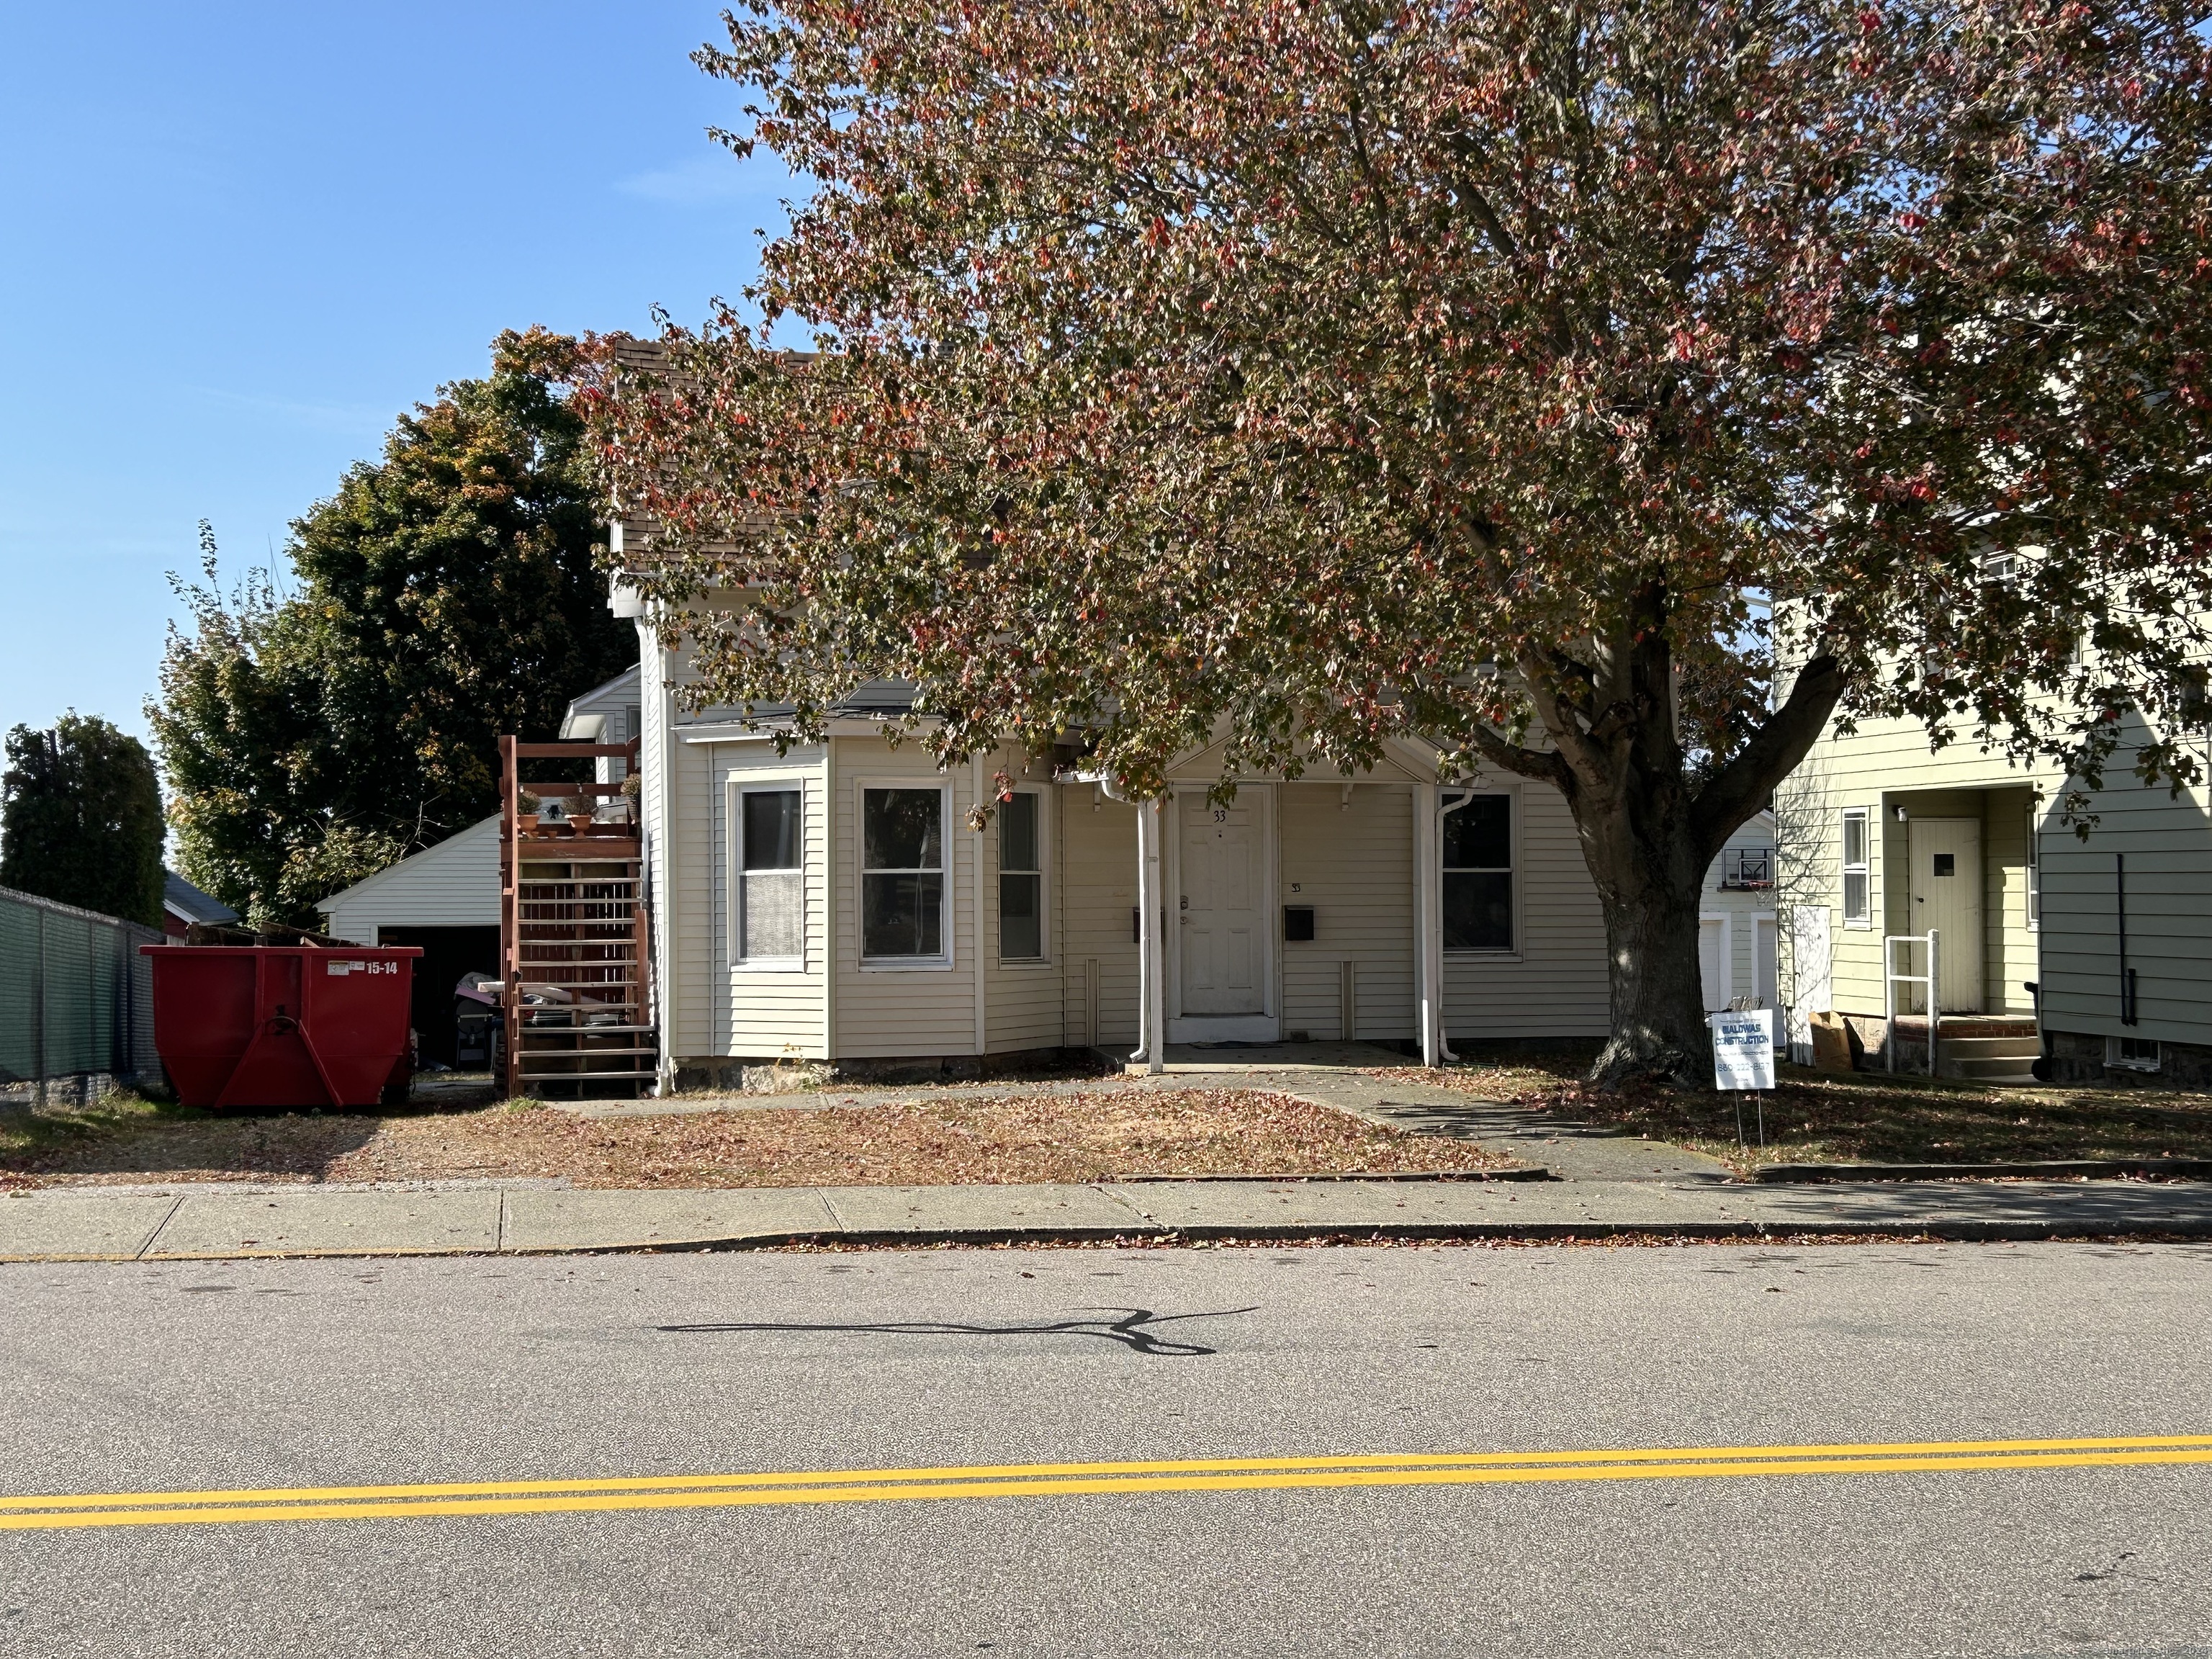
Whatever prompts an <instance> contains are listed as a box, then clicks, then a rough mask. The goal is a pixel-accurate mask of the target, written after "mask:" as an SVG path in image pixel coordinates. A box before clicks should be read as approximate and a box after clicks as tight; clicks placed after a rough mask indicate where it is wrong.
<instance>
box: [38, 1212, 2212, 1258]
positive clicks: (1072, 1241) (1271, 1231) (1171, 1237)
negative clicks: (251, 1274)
mask: <svg viewBox="0 0 2212 1659" xmlns="http://www.w3.org/2000/svg"><path fill="white" fill-rule="evenodd" d="M1616 1238H1646V1239H1651V1240H1655V1241H1656V1240H1666V1239H1723V1238H1740V1239H1754V1238H1755V1239H1770V1240H1772V1241H1774V1242H1775V1243H1788V1242H1790V1241H1791V1240H1794V1239H1803V1238H1867V1239H1878V1238H1893V1239H1895V1238H1902V1239H1928V1240H1932V1241H1939V1242H1942V1243H2063V1242H2068V1241H2087V1240H2101V1239H2113V1238H2136V1239H2142V1238H2150V1239H2170V1240H2173V1241H2176V1242H2184V1241H2191V1240H2202V1239H2212V1223H2207V1224H2204V1225H2195V1226H2192V1225H2188V1224H2186V1223H2176V1222H2175V1221H2173V1220H2172V1219H2170V1218H2166V1219H2158V1220H2145V1221H2142V1222H2132V1221H2129V1220H2126V1219H2123V1218H2100V1219H2098V1220H2096V1221H2093V1222H2087V1223H2081V1224H2075V1225H2058V1224H2052V1223H2049V1222H2036V1221H1978V1220H1956V1221H1952V1220H1944V1219H1940V1218H1932V1217H1898V1218H1891V1219H1885V1220H1880V1221H1861V1220H1851V1221H1844V1220H1839V1219H1832V1220H1823V1221H1805V1222H1789V1221H1784V1222H1756V1221H1682V1222H1673V1223H1667V1224H1659V1225H1655V1224H1652V1223H1650V1222H1645V1223H1642V1224H1638V1223H1633V1222H1595V1221H1577V1222H1534V1223H1528V1224H1522V1223H1503V1222H1498V1223H1491V1222H1484V1223H1469V1224H1438V1223H1422V1222H1405V1223H1395V1224H1393V1223H1384V1224H1382V1225H1376V1226H1370V1227H1359V1228H1346V1227H1345V1226H1343V1225H1341V1224H1334V1225H1332V1224H1327V1223H1287V1224H1285V1223H1276V1224H1273V1225H1266V1224H1261V1225H1251V1226H1237V1225H1223V1226H1218V1227H1214V1226H1199V1227H1179V1228H1160V1229H1158V1230H1156V1231H1155V1230H1146V1229H1129V1228H1121V1229H1111V1228H1103V1227H1089V1228H1085V1227H1056V1228H1054V1227H1040V1228H1027V1227H990V1228H970V1229H962V1228H916V1229H913V1230H911V1231H886V1230H881V1229H876V1230H870V1231H843V1230H842V1229H829V1228H825V1229H822V1230H819V1231H802V1232H784V1233H746V1234H742V1235H731V1236H727V1237H719V1238H693V1239H653V1240H641V1241H638V1242H635V1243H599V1244H577V1245H564V1246H560V1247H555V1248H546V1249H502V1250H485V1249H423V1248H420V1247H414V1248H408V1247H385V1248H375V1247H369V1246H363V1247H361V1248H359V1249H311V1250H234V1251H224V1252H217V1253H210V1254H207V1255H197V1254H184V1253H179V1254H176V1255H147V1256H137V1255H9V1256H0V1263H14V1264H26V1265H27V1264H33V1263H49V1264H58V1263H62V1262H89V1261H98V1262H114V1263H137V1262H154V1263H164V1264H166V1263H178V1262H188V1261H331V1260H356V1261H371V1260H398V1259H402V1258H421V1257H428V1256H447V1257H453V1256H475V1257H480V1258H482V1259H484V1260H487V1261H499V1260H509V1259H513V1258H514V1257H518V1256H534V1257H547V1256H563V1255H710V1254H712V1255H726V1254H736V1253H738V1252H743V1251H749V1250H774V1249H789V1248H791V1247H793V1246H797V1245H837V1244H842V1245H850V1246H854V1247H856V1248H860V1249H900V1248H907V1249H937V1248H942V1247H948V1246H950V1247H959V1246H969V1247H974V1248H978V1249H981V1248H988V1247H993V1246H1002V1245H1035V1246H1052V1245H1098V1244H1119V1245H1123V1246H1127V1247H1128V1248H1132V1249H1135V1248H1142V1247H1146V1246H1151V1247H1158V1246H1163V1245H1165V1246H1175V1245H1182V1244H1189V1245H1206V1244H1213V1243H1255V1244H1264V1243H1286V1244H1287V1243H1308V1244H1312V1243H1326V1244H1338V1245H1345V1246H1358V1245H1361V1244H1371V1243H1400V1242H1403V1243H1458V1242H1468V1243H1474V1242H1481V1241H1497V1242H1501V1243H1504V1242H1511V1241H1522V1242H1534V1243H1569V1242H1572V1241H1576V1240H1602V1239H1616Z"/></svg>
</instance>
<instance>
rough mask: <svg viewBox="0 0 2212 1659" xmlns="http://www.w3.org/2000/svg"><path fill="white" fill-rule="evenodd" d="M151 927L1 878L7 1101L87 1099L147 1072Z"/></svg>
mask: <svg viewBox="0 0 2212 1659" xmlns="http://www.w3.org/2000/svg"><path fill="white" fill-rule="evenodd" d="M160 943H161V934H160V933H157V932H155V930H154V929H153V928H151V927H141V926H139V925H138V924H137V922H134V921H121V920H119V919H118V918H117V917H114V916H103V915H100V914H99V913H98V912H96V911H92V910H80V909H78V908H76V907H75V906H74V905H68V904H56V903H55V902H53V901H52V900H51V899H42V898H33V896H31V895H30V894H28V893H18V892H15V891H14V890H10V889H9V888H5V887H0V1104H7V1105H16V1106H23V1105H32V1104H41V1105H42V1104H44V1103H46V1102H47V1101H49V1100H51V1099H55V1098H59V1099H63V1100H75V1101H87V1100H94V1099H97V1098H98V1097H100V1096H101V1095H103V1094H105V1093H106V1091H108V1090H110V1089H112V1088H114V1087H116V1086H117V1085H123V1084H133V1083H137V1081H139V1080H140V1079H146V1080H149V1081H155V1082H158V1081H159V1080H160V1079H161V1059H160V1057H159V1056H158V1055H157V1054H155V1051H154V964H153V963H150V962H149V961H148V960H147V959H146V958H145V957H143V956H142V955H141V954H139V950H138V947H139V946H140V945H159V944H160Z"/></svg>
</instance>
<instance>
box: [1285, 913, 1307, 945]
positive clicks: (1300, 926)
mask: <svg viewBox="0 0 2212 1659" xmlns="http://www.w3.org/2000/svg"><path fill="white" fill-rule="evenodd" d="M1313 936H1314V908H1313V906H1312V905H1310V904H1285V906H1284V907H1283V937H1284V939H1286V940H1288V941H1289V942H1290V943H1291V944H1293V945H1296V944H1299V943H1302V942H1310V941H1311V939H1313Z"/></svg>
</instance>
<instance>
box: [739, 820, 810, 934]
mask: <svg viewBox="0 0 2212 1659" xmlns="http://www.w3.org/2000/svg"><path fill="white" fill-rule="evenodd" d="M803 813H804V808H803V806H802V804H801V798H800V794H799V791H798V790H796V789H744V790H740V791H739V792H738V882H737V889H738V890H737V903H738V927H737V934H738V950H737V955H738V960H740V961H743V962H775V961H793V960H796V959H798V958H799V957H804V956H805V954H806V871H805V850H804V842H802V840H801V838H800V833H799V832H800V829H801V822H802V817H803Z"/></svg>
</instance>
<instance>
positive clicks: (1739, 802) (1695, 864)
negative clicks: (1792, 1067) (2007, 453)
mask: <svg viewBox="0 0 2212 1659" xmlns="http://www.w3.org/2000/svg"><path fill="white" fill-rule="evenodd" d="M1667 619H1668V601H1667V595H1666V592H1665V590H1664V588H1663V586H1662V585H1660V584H1658V583H1656V582H1654V583H1652V584H1650V585H1649V586H1646V587H1645V588H1644V589H1643V590H1641V591H1640V592H1638V594H1637V596H1636V602H1635V604H1634V605H1633V606H1632V616H1631V618H1630V621H1629V623H1628V625H1626V626H1624V627H1623V628H1622V629H1620V631H1619V632H1618V633H1617V634H1616V635H1614V636H1613V638H1612V639H1610V640H1602V641H1590V647H1591V648H1590V650H1589V653H1588V655H1589V660H1588V661H1584V660H1582V659H1580V658H1579V657H1577V658H1569V657H1568V656H1566V655H1565V653H1533V652H1532V653H1528V655H1525V656H1523V657H1522V658H1521V659H1519V660H1518V661H1517V662H1516V668H1517V669H1518V671H1519V672H1520V675H1521V678H1522V681H1523V682H1524V684H1526V685H1527V687H1528V695H1529V697H1530V700H1531V701H1532V702H1534V705H1535V711H1536V714H1537V716H1538V718H1539V719H1540V720H1541V722H1542V724H1543V726H1544V729H1545V731H1546V732H1547V734H1548V735H1549V736H1550V738H1551V739H1552V744H1553V746H1552V747H1551V748H1550V749H1548V750H1536V749H1529V748H1524V747H1522V745H1520V744H1514V743H1510V742H1509V741H1507V740H1506V739H1505V738H1503V737H1501V736H1499V735H1498V733H1496V732H1477V733H1475V734H1474V747H1475V749H1476V750H1478V751H1479V752H1480V754H1482V755H1483V756H1484V757H1486V759H1488V760H1491V761H1493V762H1495V763H1498V765H1500V766H1503V767H1504V768H1505V769H1508V770H1510V771H1514V772H1517V773H1519V774H1520V775H1522V776H1523V777H1529V778H1537V779H1541V780H1542V781H1546V782H1548V783H1551V784H1552V785H1553V786H1554V787H1557V788H1558V789H1559V793H1561V794H1562V795H1564V796H1565V798H1566V802H1567V805H1568V808H1569V810H1570V811H1572V813H1573V814H1574V820H1575V829H1576V832H1577V835H1578V836H1579V837H1580V839H1581V842H1582V848H1583V862H1584V863H1585V864H1587V865H1588V866H1589V872H1590V879H1591V880H1592V882H1593V883H1595V885H1596V887H1597V893H1598V902H1599V903H1600V904H1601V906H1602V907H1603V908H1604V912H1605V932H1606V948H1607V965H1608V970H1609V974H1610V978H1611V992H1612V1007H1613V1029H1612V1035H1611V1036H1610V1037H1609V1039H1608V1040H1607V1042H1606V1045H1605V1048H1604V1049H1603V1051H1602V1052H1601V1054H1599V1055H1598V1058H1597V1062H1596V1064H1595V1066H1592V1067H1591V1069H1590V1073H1589V1079H1590V1081H1591V1082H1593V1083H1596V1084H1599V1085H1603V1086H1606V1087H1618V1086H1619V1085H1622V1084H1624V1083H1628V1082H1631V1081H1633V1080H1636V1079H1651V1080H1654V1081H1661V1082H1667V1083H1672V1084H1676V1085H1682V1086H1686V1087H1694V1088H1709V1087H1711V1083H1712V1046H1711V1036H1710V1035H1709V1033H1708V1030H1707V1028H1706V1025H1705V996H1704V992H1703V987H1702V986H1701V985H1700V983H1699V967H1698V912H1699V898H1700V895H1701V894H1702V892H1703V890H1704V887H1705V872H1706V870H1707V869H1708V868H1709V867H1710V866H1711V863H1712V860H1714V859H1715V858H1717V856H1719V854H1720V850H1721V848H1722V845H1723V843H1724V842H1726V841H1727V840H1728V838H1729V836H1730V835H1732V834H1734V833H1735V829H1737V827H1738V826H1740V825H1741V824H1742V823H1745V822H1746V821H1747V819H1749V818H1750V817H1751V816H1752V815H1753V813H1754V812H1756V811H1759V809H1760V808H1761V807H1762V806H1764V805H1765V804H1766V803H1767V801H1768V800H1769V799H1771V796H1772V794H1773V793H1774V789H1775V787H1776V786H1777V785H1778V784H1779V783H1780V782H1781V781H1782V780H1783V779H1784V777H1785V776H1787V775H1789V773H1790V769H1792V768H1793V767H1795V766H1796V764H1797V763H1798V762H1799V761H1801V760H1802V759H1803V758H1804V757H1805V753H1806V751H1807V750H1808V749H1810V748H1811V747H1812V744H1813V740H1814V738H1817V737H1818V736H1819V735H1820V729H1821V727H1822V726H1825V725H1826V723H1827V719H1828V716H1829V714H1831V713H1832V712H1833V711H1834V708H1835V706H1836V702H1837V699H1838V696H1839V695H1840V694H1841V691H1842V687H1843V677H1842V672H1841V666H1840V665H1839V664H1838V662H1837V660H1836V659H1835V658H1834V657H1833V656H1832V655H1830V654H1828V653H1825V652H1824V653H1819V654H1816V655H1814V656H1813V657H1812V658H1811V659H1810V660H1808V661H1807V662H1805V663H1804V664H1803V665H1802V666H1801V667H1800V668H1799V669H1798V670H1797V672H1796V677H1795V680H1794V683H1793V684H1792V685H1791V687H1790V695H1789V696H1788V697H1787V698H1785V699H1784V701H1783V703H1782V706H1781V707H1780V708H1777V709H1775V710H1774V712H1773V713H1772V714H1769V715H1768V716H1767V718H1766V720H1765V722H1764V723H1763V724H1762V725H1761V726H1759V729H1758V730H1757V731H1756V732H1753V733H1752V735H1751V736H1750V738H1748V739H1747V741H1746V742H1745V743H1744V744H1743V745H1742V746H1741V749H1739V750H1737V751H1736V752H1735V754H1733V755H1731V756H1729V757H1728V758H1727V759H1726V760H1725V761H1724V762H1723V763H1721V764H1720V765H1719V766H1717V767H1716V768H1712V769H1709V770H1708V769H1699V768H1693V766H1692V760H1691V757H1690V756H1689V755H1688V754H1686V752H1685V750H1684V749H1683V747H1682V742H1681V738H1680V734H1679V733H1678V732H1677V731H1676V729H1675V720H1674V691H1673V678H1674V659H1673V655H1672V653H1671V651H1670V650H1669V648H1668V642H1667Z"/></svg>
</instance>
